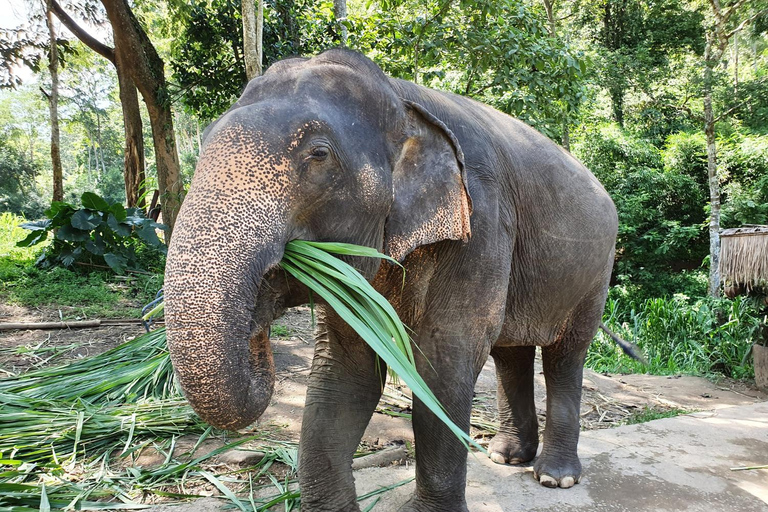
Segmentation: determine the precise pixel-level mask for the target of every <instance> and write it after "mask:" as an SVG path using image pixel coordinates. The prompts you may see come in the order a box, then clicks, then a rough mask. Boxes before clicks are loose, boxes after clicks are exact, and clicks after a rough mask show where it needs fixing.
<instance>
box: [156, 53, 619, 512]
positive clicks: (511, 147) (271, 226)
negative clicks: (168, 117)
mask: <svg viewBox="0 0 768 512" xmlns="http://www.w3.org/2000/svg"><path fill="white" fill-rule="evenodd" d="M616 230H617V217H616V210H615V208H614V205H613V203H612V201H611V199H610V198H609V197H608V194H606V192H605V190H604V189H603V187H602V186H601V185H600V183H599V182H598V181H597V180H596V179H595V177H594V176H593V175H592V174H591V173H590V172H589V171H588V170H587V169H586V168H584V166H582V165H581V164H580V163H579V162H577V161H576V160H575V159H574V158H573V157H572V156H571V155H570V154H569V153H568V152H566V151H565V150H563V149H562V148H560V147H559V146H557V145H556V144H554V143H553V142H551V141H550V140H548V139H547V138H545V137H544V136H542V135H541V134H539V133H538V132H536V131H535V130H533V129H532V128H530V127H528V126H526V125H525V124H523V123H521V122H519V121H517V120H515V119H513V118H511V117H509V116H507V115H504V114H502V113H500V112H498V111H496V110H494V109H492V108H490V107H488V106H486V105H483V104H480V103H478V102H475V101H473V100H470V99H467V98H463V97H460V96H456V95H452V94H448V93H444V92H438V91H433V90H430V89H427V88H424V87H421V86H418V85H414V84H412V83H409V82H405V81H402V80H395V79H390V78H387V77H386V76H385V75H384V73H383V72H382V71H381V69H379V68H378V67H377V66H376V65H375V64H374V63H373V62H371V61H370V60H368V59H367V58H365V57H363V56H361V55H359V54H357V53H354V52H350V51H345V50H329V51H326V52H325V53H323V54H321V55H318V56H316V57H314V58H312V59H299V58H296V59H289V60H284V61H281V62H278V63H276V64H274V65H273V66H271V67H270V68H269V69H268V70H267V72H266V73H265V74H264V76H262V77H259V78H256V79H254V80H252V81H251V82H250V83H249V84H248V86H247V87H246V89H245V91H244V92H243V94H242V96H241V97H240V99H239V100H238V101H237V102H236V103H235V104H234V105H233V106H232V108H230V109H229V111H228V112H227V113H225V114H224V115H223V116H222V117H221V118H220V119H219V120H218V121H216V122H215V123H214V124H213V125H212V126H211V127H209V129H208V130H207V132H206V135H205V143H204V148H203V152H202V155H201V157H200V161H199V162H198V165H197V170H196V172H195V176H194V179H193V182H192V186H191V188H190V190H189V194H188V195H187V197H186V200H185V201H184V204H183V206H182V208H181V211H180V213H179V217H178V222H177V225H176V229H175V231H174V233H173V240H172V242H171V246H170V249H169V253H168V262H167V268H166V322H167V328H168V344H169V347H170V352H171V357H172V359H173V364H174V366H175V368H176V372H177V375H178V378H179V381H180V383H181V386H182V388H183V389H184V393H185V394H186V396H187V398H188V399H189V401H190V403H191V404H192V406H193V407H194V409H195V410H196V411H197V412H198V413H199V414H200V416H201V417H202V418H203V419H204V420H205V421H207V422H209V423H210V424H212V425H215V426H218V427H221V428H226V429H237V428H240V427H244V426H246V425H248V424H250V423H252V422H253V421H254V420H256V419H257V418H258V417H259V416H260V415H261V413H262V412H263V411H264V409H265V408H266V407H267V405H268V404H269V402H270V397H271V394H272V388H273V384H274V367H273V362H272V353H271V348H270V342H269V337H268V334H267V332H268V327H269V324H270V323H271V322H272V320H273V319H275V318H277V317H278V316H279V315H280V314H281V313H282V312H283V311H284V310H285V308H287V307H290V306H294V305H298V304H302V303H306V302H307V300H308V291H307V289H306V288H304V287H303V286H302V285H300V284H299V283H298V282H297V281H295V280H293V279H292V278H289V277H287V276H286V274H285V273H284V272H283V271H282V270H281V269H280V268H279V267H278V262H279V261H280V259H281V258H282V256H283V251H284V248H285V245H286V243H287V242H288V241H290V240H294V239H305V240H319V241H338V242H349V243H354V244H360V245H365V246H369V247H373V248H376V249H378V250H380V251H383V252H385V253H387V254H388V255H390V256H392V257H393V258H395V259H397V260H399V261H401V262H402V264H403V266H404V267H405V272H406V274H405V275H406V284H405V286H403V285H402V273H401V270H400V269H399V268H398V267H396V266H394V265H391V264H389V263H381V262H380V260H372V259H366V258H353V259H352V260H350V261H351V262H352V263H353V264H354V265H355V266H356V267H357V268H358V269H359V270H360V271H361V272H362V273H363V275H365V276H366V278H367V279H369V280H370V281H371V282H372V283H373V284H374V286H375V287H376V288H377V289H378V290H379V291H380V292H382V293H383V294H384V296H385V297H387V298H388V299H389V301H390V302H391V303H392V304H393V305H394V307H395V309H396V311H397V312H398V314H399V315H400V317H401V318H402V320H403V321H404V322H405V324H406V325H408V326H409V327H410V328H411V329H413V341H414V343H415V344H417V345H418V347H419V348H420V352H419V353H418V355H417V366H418V368H419V372H420V373H421V375H422V376H423V378H424V379H425V381H426V382H427V384H428V385H429V386H430V387H431V389H432V390H433V391H434V393H435V395H436V396H437V397H438V399H439V400H440V401H441V402H442V404H443V405H444V406H445V408H446V410H447V411H448V413H449V415H450V416H451V418H452V419H453V421H454V422H455V423H456V424H457V425H458V426H460V427H461V428H463V429H465V430H466V431H468V429H469V421H470V410H471V406H472V393H473V388H474V385H475V380H476V378H477V375H478V373H479V372H480V369H481V368H482V367H483V364H484V363H485V361H486V360H487V358H488V355H489V354H490V355H491V356H493V358H494V361H495V363H496V371H497V378H498V401H499V412H500V420H501V425H500V429H499V433H498V434H497V435H496V437H494V438H493V440H492V441H491V443H490V446H489V451H490V454H491V457H492V459H493V460H494V461H496V462H499V463H510V464H514V463H521V462H526V461H530V460H533V459H534V457H535V455H536V452H537V448H538V444H539V440H538V432H537V428H538V424H537V418H536V410H535V407H534V401H533V361H534V353H535V347H536V346H540V347H542V356H543V364H544V374H545V376H546V384H547V422H546V428H545V431H544V446H543V450H542V452H541V454H540V455H539V457H538V459H537V460H536V462H535V465H534V475H535V476H536V478H537V479H538V480H539V481H540V482H541V483H542V484H543V485H546V486H549V487H556V486H560V487H570V486H572V485H574V484H575V483H577V482H578V481H579V478H580V476H581V464H580V462H579V459H578V456H577V454H576V445H577V442H578V439H579V402H580V400H581V380H582V370H583V364H584V358H585V354H586V351H587V347H588V345H589V343H590V341H591V340H592V337H593V336H594V334H595V332H596V330H597V328H598V324H599V322H600V317H601V314H602V311H603V307H604V303H605V299H606V293H607V288H608V282H609V278H610V273H611V267H612V262H613V254H614V243H615V238H616ZM318 309H319V310H320V312H319V315H318V316H319V320H318V327H317V340H316V350H315V356H314V361H313V364H312V372H311V376H310V379H309V387H308V391H307V397H306V406H305V409H304V418H303V423H302V431H301V443H300V454H299V482H300V485H301V491H302V510H304V511H306V512H311V511H325V510H327V511H357V510H359V508H358V505H357V503H356V496H355V486H354V479H353V476H352V471H351V468H350V464H351V461H352V456H353V453H354V451H355V449H356V447H357V446H358V443H359V441H360V438H361V437H362V435H363V432H364V429H365V427H366V425H367V423H368V421H369V420H370V418H371V415H372V414H373V411H374V409H375V407H376V404H377V403H378V401H379V398H380V396H381V392H382V389H381V378H380V376H381V375H383V374H384V373H383V369H382V368H380V367H378V368H377V364H380V363H377V358H376V356H375V354H374V353H373V352H372V351H371V349H370V348H369V347H368V346H367V345H366V344H365V343H364V342H362V341H361V340H360V338H359V337H358V336H357V335H356V334H355V333H354V332H353V331H352V330H351V329H350V328H349V327H348V326H347V325H346V324H345V323H344V322H343V321H341V319H340V318H339V317H338V316H337V315H336V314H335V313H334V312H333V311H332V310H331V309H330V308H327V307H326V308H324V307H322V305H321V306H320V307H319V308H318ZM413 430H414V435H415V440H416V493H415V494H414V496H413V497H412V499H411V500H410V501H409V502H408V503H407V504H406V505H405V506H404V508H403V509H402V510H404V511H419V512H426V511H439V512H449V511H466V510H467V505H466V501H465V481H466V458H467V450H466V448H465V447H464V446H463V445H462V444H461V442H459V441H458V440H457V439H456V437H455V436H454V435H453V434H452V433H451V432H450V431H449V430H448V429H447V428H446V427H445V426H444V425H443V424H441V423H440V421H439V420H437V419H436V417H435V416H434V415H432V414H431V413H430V412H429V411H428V410H427V409H426V408H425V407H424V406H423V404H422V403H420V402H419V400H418V399H415V400H414V405H413Z"/></svg>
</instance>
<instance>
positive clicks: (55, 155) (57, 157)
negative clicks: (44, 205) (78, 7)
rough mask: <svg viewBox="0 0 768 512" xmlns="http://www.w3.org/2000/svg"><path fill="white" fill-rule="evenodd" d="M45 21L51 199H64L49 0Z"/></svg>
mask: <svg viewBox="0 0 768 512" xmlns="http://www.w3.org/2000/svg"><path fill="white" fill-rule="evenodd" d="M45 23H46V25H48V34H49V36H50V46H51V47H50V53H49V56H50V58H49V63H48V69H49V70H50V72H51V93H50V94H49V95H48V107H49V110H50V114H51V167H52V169H53V200H54V201H63V200H64V177H63V172H62V169H61V151H60V136H59V51H58V48H57V47H56V29H55V27H54V26H53V10H52V6H51V2H50V0H48V1H47V3H46V9H45Z"/></svg>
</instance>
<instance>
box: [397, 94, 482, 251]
mask: <svg viewBox="0 0 768 512" xmlns="http://www.w3.org/2000/svg"><path fill="white" fill-rule="evenodd" d="M404 102H405V106H406V111H407V116H408V120H407V126H406V131H405V137H404V140H405V142H404V143H403V146H402V149H401V151H400V156H399V158H398V160H397V163H396V164H395V168H394V172H393V177H392V183H393V188H394V203H393V205H392V208H391V210H390V212H389V217H388V218H387V224H386V229H385V237H386V240H385V244H386V245H385V248H386V253H387V254H388V255H389V256H391V257H392V258H394V259H396V260H398V261H402V260H403V259H404V258H405V257H406V256H407V255H408V254H409V253H410V252H411V251H413V250H414V249H415V248H416V247H418V246H420V245H426V244H431V243H435V242H439V241H440V240H463V241H465V242H466V241H467V240H468V239H469V237H470V235H471V230H470V224H469V216H470V215H471V214H472V199H471V198H470V196H469V191H468V190H467V184H466V172H465V170H464V154H463V153H462V151H461V147H460V146H459V141H458V140H457V139H456V136H455V135H454V134H453V132H451V130H450V129H448V127H447V126H445V124H444V123H443V122H442V121H440V120H439V119H437V118H436V117H435V116H433V115H432V114H431V113H429V112H428V111H427V110H426V109H425V108H424V107H422V106H421V105H419V104H417V103H413V102H410V101H407V100H404Z"/></svg>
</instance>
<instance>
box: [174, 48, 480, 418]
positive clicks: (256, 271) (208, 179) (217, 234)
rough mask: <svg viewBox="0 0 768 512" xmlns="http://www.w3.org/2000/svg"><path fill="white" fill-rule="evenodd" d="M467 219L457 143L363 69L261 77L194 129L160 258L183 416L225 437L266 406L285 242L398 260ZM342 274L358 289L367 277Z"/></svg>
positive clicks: (348, 59) (288, 289) (298, 299)
mask: <svg viewBox="0 0 768 512" xmlns="http://www.w3.org/2000/svg"><path fill="white" fill-rule="evenodd" d="M470 213H471V200H470V198H469V194H468V192H467V188H466V183H465V174H464V169H463V157H462V152H461V149H460V147H459V145H458V142H457V140H456V139H455V137H454V136H453V134H452V133H451V132H450V130H448V128H447V127H446V126H445V125H444V124H443V123H442V122H440V121H439V120H438V119H437V118H435V117H434V116H432V115H431V114H430V113H429V112H427V111H426V110H425V109H424V108H422V107H421V106H419V105H418V104H415V103H410V102H408V101H404V100H402V99H401V98H399V97H398V95H397V94H396V92H395V89H394V88H393V86H392V84H391V82H390V80H389V79H388V78H387V77H386V76H385V75H384V74H383V73H382V71H381V70H380V69H379V68H378V67H377V66H376V65H375V64H374V63H373V62H371V61H370V60H368V59H367V58H365V57H363V56H361V55H359V54H356V53H353V52H349V51H343V50H330V51H327V52H325V53H323V54H321V55H319V56H317V57H314V58H312V59H290V60H286V61H282V62H279V63H277V64H275V65H273V66H271V67H270V68H269V69H268V70H267V72H266V73H265V74H264V76H262V77H259V78H256V79H254V80H253V81H251V82H250V84H248V86H247V88H246V89H245V91H244V92H243V94H242V96H241V97H240V99H239V100H238V101H237V102H236V103H235V104H234V105H233V106H232V107H231V108H230V109H229V110H228V111H227V112H226V113H225V114H224V115H223V116H222V117H221V118H220V119H218V120H217V121H216V122H215V123H214V124H212V125H211V126H210V127H209V128H208V129H207V131H206V134H205V142H204V145H203V151H202V154H201V156H200V160H199V162H198V164H197V169H196V171H195V176H194V178H193V180H192V185H191V187H190V190H189V193H188V194H187V196H186V199H185V201H184V204H183V206H182V208H181V211H180V212H179V217H178V220H177V224H176V227H175V229H174V232H173V239H172V241H171V244H170V248H169V252H168V261H167V266H166V277H165V297H166V299H165V300H166V323H167V332H168V346H169V349H170V352H171V358H172V360H173V364H174V367H175V369H176V373H177V375H178V378H179V382H180V383H181V386H182V388H183V390H184V393H185V395H186V396H187V398H188V399H189V401H190V403H191V404H192V406H193V407H194V409H195V411H197V412H198V414H200V416H201V417H202V418H203V419H204V420H205V421H207V422H208V423H210V424H212V425H215V426H218V427H221V428H228V429H236V428H240V427H243V426H245V425H248V424H250V423H252V422H253V421H255V420H256V419H257V418H258V417H259V416H260V415H261V414H262V412H263V411H264V409H265V408H266V407H267V405H268V404H269V401H270V398H271V395H272V388H273V384H274V368H273V362H272V353H271V348H270V342H269V339H268V336H267V334H266V333H267V328H268V326H269V324H270V323H271V321H272V320H273V319H274V318H276V316H277V315H279V314H280V313H281V312H282V311H283V310H284V308H285V307H288V306H292V305H297V304H301V303H305V302H306V301H307V296H308V295H307V291H306V289H303V288H302V286H300V285H299V284H298V283H297V282H296V281H293V280H291V279H289V278H288V277H287V276H286V274H285V273H283V272H282V271H281V270H280V269H279V267H278V263H279V261H280V260H281V258H282V256H283V251H284V248H285V245H286V243H287V242H289V241H291V240H294V239H305V240H315V241H337V242H348V243H354V244H360V245H366V246H369V247H373V248H376V249H378V250H380V251H384V252H386V253H388V254H389V255H391V256H393V257H394V258H396V259H398V260H402V259H403V258H405V256H406V255H407V254H408V253H409V252H411V251H412V250H413V249H414V248H416V247H418V246H420V245H424V244H429V243H433V242H436V241H439V240H445V239H452V240H460V239H466V238H467V237H468V236H469V234H470V227H469V216H470ZM355 263H356V266H357V267H358V269H360V270H361V271H362V272H363V273H364V275H366V277H367V278H372V277H373V276H374V275H375V272H376V270H377V268H378V265H379V262H378V261H377V260H370V261H366V262H357V261H356V262H355Z"/></svg>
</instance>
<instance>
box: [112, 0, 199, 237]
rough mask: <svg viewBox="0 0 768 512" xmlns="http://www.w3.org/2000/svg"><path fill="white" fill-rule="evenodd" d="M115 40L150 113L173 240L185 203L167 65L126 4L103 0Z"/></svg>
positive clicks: (162, 201) (120, 63) (165, 215)
mask: <svg viewBox="0 0 768 512" xmlns="http://www.w3.org/2000/svg"><path fill="white" fill-rule="evenodd" d="M101 3H102V4H103V5H104V8H105V9H106V10H107V17H108V18H109V22H110V24H111V25H112V32H113V34H114V38H115V61H116V64H117V67H119V68H122V69H123V70H124V71H125V73H126V74H127V75H128V76H129V77H130V79H131V80H132V81H133V83H134V84H135V85H136V87H137V88H138V89H139V92H140V93H141V96H142V97H143V98H144V103H146V105H147V111H148V112H149V122H150V125H151V127H152V141H153V143H154V146H155V160H156V166H157V183H158V188H159V189H160V204H161V208H162V213H163V222H164V223H165V224H166V225H167V226H168V232H167V235H166V236H167V237H168V239H170V237H171V234H172V232H173V226H174V224H175V223H176V216H177V215H178V212H179V207H180V206H181V201H182V199H183V197H182V196H183V192H184V187H183V184H182V181H181V171H180V165H179V155H178V153H177V151H176V143H175V140H176V137H175V135H174V131H173V114H172V112H171V99H170V95H169V93H168V84H167V83H166V80H165V72H164V63H163V60H162V59H161V58H160V56H159V55H158V53H157V50H156V49H155V47H154V45H153V44H152V41H150V40H149V37H148V36H147V34H146V32H145V31H144V29H143V28H142V26H141V24H140V23H139V20H137V19H136V16H135V15H134V14H133V11H132V10H131V7H130V6H129V5H128V2H127V0H101Z"/></svg>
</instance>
